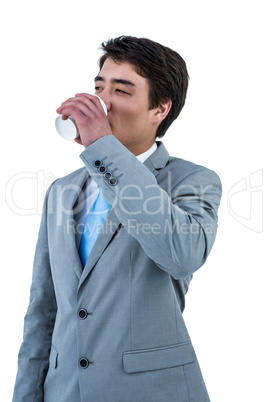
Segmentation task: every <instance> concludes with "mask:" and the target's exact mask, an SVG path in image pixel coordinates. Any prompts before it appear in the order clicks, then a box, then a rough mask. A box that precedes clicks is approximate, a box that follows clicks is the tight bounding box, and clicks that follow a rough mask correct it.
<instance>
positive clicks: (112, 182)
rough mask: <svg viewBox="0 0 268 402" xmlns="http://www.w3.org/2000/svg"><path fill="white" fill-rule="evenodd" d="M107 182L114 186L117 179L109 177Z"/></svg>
mask: <svg viewBox="0 0 268 402" xmlns="http://www.w3.org/2000/svg"><path fill="white" fill-rule="evenodd" d="M109 184H110V185H111V186H115V185H116V184H117V179H116V178H115V177H111V178H110V180H109Z"/></svg>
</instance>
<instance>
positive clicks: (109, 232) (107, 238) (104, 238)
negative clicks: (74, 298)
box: [79, 209, 121, 287]
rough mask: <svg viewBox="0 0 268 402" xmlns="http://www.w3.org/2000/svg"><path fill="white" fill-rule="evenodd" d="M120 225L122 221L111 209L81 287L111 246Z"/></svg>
mask: <svg viewBox="0 0 268 402" xmlns="http://www.w3.org/2000/svg"><path fill="white" fill-rule="evenodd" d="M120 225H121V224H120V221H119V219H118V218H117V216H116V214H115V212H114V209H111V210H110V212H109V214H108V216H107V218H106V220H105V222H104V224H103V226H102V229H101V231H100V233H99V235H98V237H97V239H96V241H95V243H94V246H93V248H92V250H91V253H90V255H89V258H88V260H87V263H86V265H85V267H84V269H83V272H82V275H81V279H80V283H79V287H80V286H81V285H82V283H83V282H84V281H85V279H86V278H87V277H88V275H89V274H90V272H91V271H92V269H93V268H94V266H95V265H96V264H97V262H98V260H99V258H100V257H101V255H102V254H103V252H104V251H105V249H106V248H107V247H108V246H109V244H110V242H111V241H112V239H113V237H114V236H115V235H116V234H117V232H118V230H119V229H120Z"/></svg>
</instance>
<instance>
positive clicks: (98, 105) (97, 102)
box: [75, 93, 105, 114]
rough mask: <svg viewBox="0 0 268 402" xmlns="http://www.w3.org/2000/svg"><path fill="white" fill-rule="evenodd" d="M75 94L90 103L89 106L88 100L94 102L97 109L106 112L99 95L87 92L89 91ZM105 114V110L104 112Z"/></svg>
mask: <svg viewBox="0 0 268 402" xmlns="http://www.w3.org/2000/svg"><path fill="white" fill-rule="evenodd" d="M75 96H76V97H77V98H80V99H83V100H84V101H85V102H86V103H87V104H88V106H89V105H90V104H89V103H88V101H89V102H91V103H93V104H94V106H95V107H96V110H99V111H101V112H102V113H103V112H104V110H103V107H102V105H101V102H100V100H99V98H98V96H96V95H92V94H87V93H79V94H75ZM104 114H105V112H104Z"/></svg>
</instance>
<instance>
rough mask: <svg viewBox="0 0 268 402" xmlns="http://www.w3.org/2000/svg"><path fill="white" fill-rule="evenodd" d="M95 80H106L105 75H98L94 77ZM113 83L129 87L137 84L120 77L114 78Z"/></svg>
mask: <svg viewBox="0 0 268 402" xmlns="http://www.w3.org/2000/svg"><path fill="white" fill-rule="evenodd" d="M94 81H95V82H96V81H103V82H104V81H105V80H104V78H103V77H101V76H100V75H97V77H95V78H94ZM111 81H112V83H113V84H122V85H127V86H129V87H135V84H133V82H131V81H128V80H123V79H119V78H113V79H112V80H111Z"/></svg>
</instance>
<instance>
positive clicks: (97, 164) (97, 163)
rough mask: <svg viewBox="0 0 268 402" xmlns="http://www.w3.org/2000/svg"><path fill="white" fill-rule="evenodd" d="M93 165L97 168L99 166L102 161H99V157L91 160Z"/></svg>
mask: <svg viewBox="0 0 268 402" xmlns="http://www.w3.org/2000/svg"><path fill="white" fill-rule="evenodd" d="M93 165H94V167H96V168H98V167H100V166H101V165H102V161H100V160H99V159H96V160H95V161H94V162H93Z"/></svg>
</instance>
